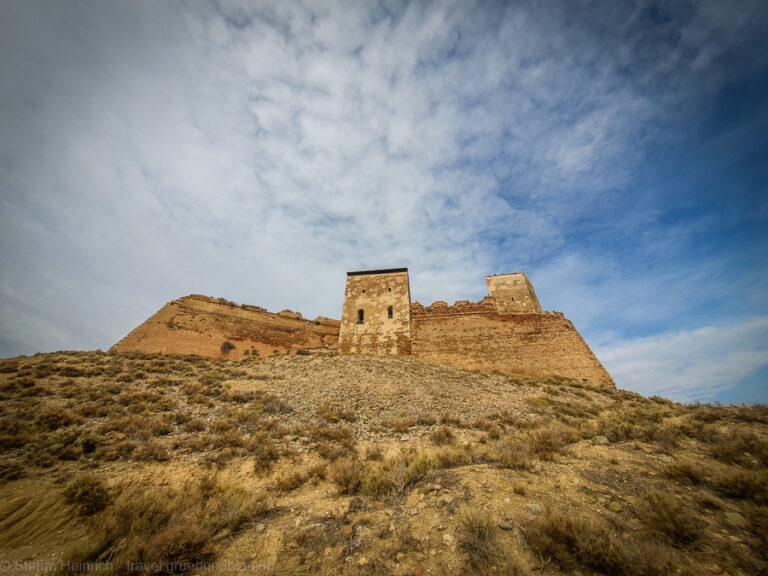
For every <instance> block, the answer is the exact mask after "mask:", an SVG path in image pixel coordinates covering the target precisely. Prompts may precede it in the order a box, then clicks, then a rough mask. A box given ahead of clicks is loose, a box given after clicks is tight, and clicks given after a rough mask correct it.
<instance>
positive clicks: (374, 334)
mask: <svg viewBox="0 0 768 576" xmlns="http://www.w3.org/2000/svg"><path fill="white" fill-rule="evenodd" d="M339 351H340V352H353V353H357V354H377V355H383V356H407V355H408V354H410V353H411V289H410V285H409V283H408V271H407V270H404V269H393V270H380V271H370V272H349V273H348V274H347V284H346V288H345V291H344V306H343V308H342V311H341V326H340V331H339Z"/></svg>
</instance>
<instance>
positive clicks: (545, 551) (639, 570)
mask: <svg viewBox="0 0 768 576" xmlns="http://www.w3.org/2000/svg"><path fill="white" fill-rule="evenodd" d="M526 536H527V538H528V542H529V543H530V545H531V547H532V548H533V549H534V551H535V552H536V553H537V555H539V556H540V557H542V558H552V559H554V560H555V561H556V562H557V563H558V565H559V566H560V569H561V570H563V571H568V572H570V571H574V570H576V569H577V568H579V566H580V565H584V566H588V567H589V568H592V569H593V570H597V571H599V572H602V573H604V574H611V575H615V576H645V575H647V574H659V575H670V576H671V575H672V574H675V573H676V569H677V566H676V563H675V561H674V556H673V555H672V554H671V552H670V551H669V549H668V548H666V547H664V546H663V545H660V544H657V543H654V542H650V541H647V540H644V539H642V538H641V537H639V536H637V535H636V536H634V537H633V538H632V539H627V540H624V539H619V538H617V537H615V536H614V535H613V534H612V533H611V531H610V529H609V528H608V526H607V525H606V524H605V523H604V522H603V521H601V520H600V519H598V518H595V517H589V516H585V515H583V514H578V513H570V514H561V513H560V512H557V511H554V510H548V511H547V512H546V513H545V514H542V515H540V516H538V517H536V518H535V519H534V520H533V521H532V522H531V525H530V526H529V527H528V529H527V531H526Z"/></svg>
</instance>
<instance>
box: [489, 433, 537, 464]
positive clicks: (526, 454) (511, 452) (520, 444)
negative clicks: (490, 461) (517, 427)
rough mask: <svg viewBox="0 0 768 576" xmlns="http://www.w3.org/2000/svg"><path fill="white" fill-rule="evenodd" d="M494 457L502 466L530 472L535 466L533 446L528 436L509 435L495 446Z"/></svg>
mask: <svg viewBox="0 0 768 576" xmlns="http://www.w3.org/2000/svg"><path fill="white" fill-rule="evenodd" d="M493 456H494V458H495V459H496V461H497V462H498V463H499V464H501V465H502V466H506V467H508V468H517V469H521V470H529V469H530V468H531V467H532V466H533V457H534V453H533V446H532V444H531V442H530V441H529V440H528V438H527V437H526V436H521V435H519V434H507V435H506V436H504V437H502V438H501V440H499V441H498V442H496V444H495V445H494V446H493Z"/></svg>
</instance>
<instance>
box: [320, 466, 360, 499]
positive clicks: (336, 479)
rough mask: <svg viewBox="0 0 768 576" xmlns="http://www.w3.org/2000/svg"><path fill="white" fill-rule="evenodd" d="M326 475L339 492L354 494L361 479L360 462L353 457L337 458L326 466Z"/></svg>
mask: <svg viewBox="0 0 768 576" xmlns="http://www.w3.org/2000/svg"><path fill="white" fill-rule="evenodd" d="M328 476H329V477H330V479H331V481H332V482H333V483H334V484H336V486H337V487H338V489H339V494H354V493H355V492H357V489H358V488H359V487H360V482H361V481H362V463H361V462H360V461H359V460H356V459H354V458H344V459H341V460H337V461H336V462H334V463H333V464H331V465H330V467H329V468H328Z"/></svg>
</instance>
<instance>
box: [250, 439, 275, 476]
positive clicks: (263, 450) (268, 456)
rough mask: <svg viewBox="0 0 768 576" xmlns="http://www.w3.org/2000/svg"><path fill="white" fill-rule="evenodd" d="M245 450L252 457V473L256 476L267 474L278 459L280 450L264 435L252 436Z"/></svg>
mask: <svg viewBox="0 0 768 576" xmlns="http://www.w3.org/2000/svg"><path fill="white" fill-rule="evenodd" d="M245 447H246V450H247V451H248V452H249V453H250V454H252V455H253V457H254V462H253V471H254V472H255V473H256V474H263V473H264V472H268V471H269V470H270V469H271V468H272V465H273V464H274V463H275V462H276V461H277V460H279V459H280V450H279V449H278V447H277V445H276V444H275V443H274V442H273V441H272V439H271V438H269V437H268V436H266V435H260V436H254V437H252V438H250V439H249V440H248V441H247V442H246V445H245Z"/></svg>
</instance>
